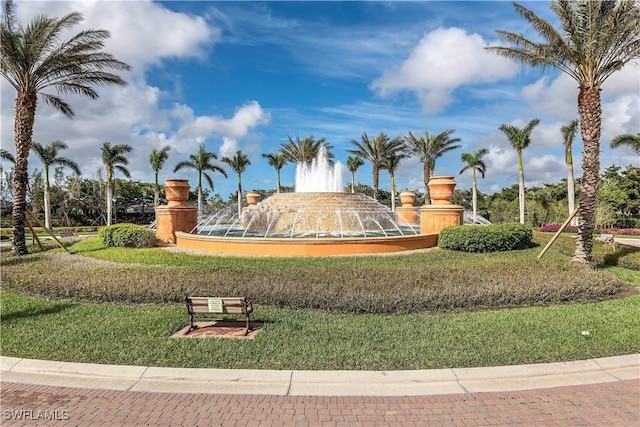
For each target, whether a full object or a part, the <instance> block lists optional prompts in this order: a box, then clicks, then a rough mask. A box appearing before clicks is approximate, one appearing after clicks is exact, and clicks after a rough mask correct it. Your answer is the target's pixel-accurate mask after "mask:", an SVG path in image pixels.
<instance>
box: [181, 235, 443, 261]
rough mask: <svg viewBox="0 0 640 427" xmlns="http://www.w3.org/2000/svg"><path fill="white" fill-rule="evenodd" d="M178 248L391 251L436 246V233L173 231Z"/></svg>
mask: <svg viewBox="0 0 640 427" xmlns="http://www.w3.org/2000/svg"><path fill="white" fill-rule="evenodd" d="M175 234H176V244H177V246H179V247H182V248H188V249H195V250H202V251H207V252H212V253H221V254H233V255H273V256H289V257H312V256H331V255H362V254H374V253H394V252H403V251H410V250H417V249H427V248H432V247H435V246H437V244H438V233H433V234H419V235H411V236H391V237H366V238H364V237H351V238H292V239H286V238H269V237H259V238H252V237H216V236H203V235H198V234H191V233H184V232H176V233H175Z"/></svg>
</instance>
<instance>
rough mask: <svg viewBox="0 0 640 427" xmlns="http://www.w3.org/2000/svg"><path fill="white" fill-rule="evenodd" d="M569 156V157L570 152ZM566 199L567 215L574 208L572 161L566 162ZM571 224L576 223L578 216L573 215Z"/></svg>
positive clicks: (574, 184) (574, 190) (574, 185)
mask: <svg viewBox="0 0 640 427" xmlns="http://www.w3.org/2000/svg"><path fill="white" fill-rule="evenodd" d="M569 158H571V154H570V153H569ZM567 199H568V201H569V215H571V214H572V213H573V210H574V209H575V208H576V206H575V205H576V181H575V178H574V176H573V161H570V162H568V163H567ZM571 225H574V226H575V225H578V218H576V217H573V219H572V220H571Z"/></svg>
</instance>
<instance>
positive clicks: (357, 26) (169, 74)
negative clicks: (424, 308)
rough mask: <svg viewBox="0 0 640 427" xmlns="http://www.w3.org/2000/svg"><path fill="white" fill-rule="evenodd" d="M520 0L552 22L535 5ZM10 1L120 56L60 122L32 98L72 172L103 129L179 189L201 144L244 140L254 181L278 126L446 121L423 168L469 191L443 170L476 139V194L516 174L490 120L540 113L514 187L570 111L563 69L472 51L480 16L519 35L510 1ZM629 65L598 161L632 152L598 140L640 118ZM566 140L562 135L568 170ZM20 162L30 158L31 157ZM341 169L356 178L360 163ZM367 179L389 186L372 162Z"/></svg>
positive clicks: (330, 134) (23, 17)
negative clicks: (102, 83)
mask: <svg viewBox="0 0 640 427" xmlns="http://www.w3.org/2000/svg"><path fill="white" fill-rule="evenodd" d="M523 4H524V5H526V6H527V7H530V8H531V9H533V10H534V11H535V12H536V13H538V14H539V15H541V16H544V17H546V18H547V19H553V15H552V13H551V11H550V8H549V5H550V3H549V2H546V1H536V2H523ZM16 10H17V14H18V18H19V19H20V21H21V22H23V23H24V22H27V20H28V19H30V18H31V17H33V16H34V15H36V14H38V13H44V14H47V15H53V16H61V15H62V14H64V13H68V12H69V11H72V10H77V11H80V12H82V13H83V14H84V16H85V18H86V20H85V22H84V23H83V24H82V26H83V27H87V28H102V29H107V30H109V31H111V33H112V37H111V39H110V40H109V42H108V44H107V47H106V50H107V51H109V52H110V53H113V54H114V55H116V56H117V57H118V58H119V59H122V60H124V61H125V62H127V63H129V64H130V65H132V67H133V70H132V72H130V73H126V74H124V75H123V77H124V78H125V79H127V80H128V81H129V83H130V84H129V86H127V87H126V88H101V89H100V94H101V98H100V100H98V101H90V100H87V99H81V98H74V97H70V98H69V100H70V102H71V105H72V106H73V108H74V110H75V112H76V118H75V119H73V120H68V119H66V118H64V117H63V116H62V115H61V114H60V113H57V112H55V111H53V110H52V109H51V108H49V107H47V106H46V105H44V103H40V104H39V107H38V112H37V118H36V126H35V132H34V140H35V141H38V142H41V143H43V144H48V143H50V142H52V141H54V140H56V139H61V140H63V141H65V142H66V143H67V144H68V145H69V147H70V149H69V150H67V151H66V152H64V154H65V155H66V156H67V157H70V158H72V159H74V160H76V161H77V162H78V163H79V164H80V165H81V167H82V171H83V175H84V176H87V177H96V176H97V174H98V173H99V172H98V171H99V168H100V167H101V161H100V146H101V145H102V143H103V142H104V141H110V142H111V143H112V144H119V143H127V144H130V145H131V146H132V147H133V148H134V152H133V153H132V154H131V156H130V159H131V163H130V165H129V170H130V171H131V173H132V179H134V180H139V181H146V182H152V180H153V173H152V171H151V169H150V166H149V161H148V157H149V153H150V152H151V150H152V149H153V148H160V147H162V146H163V145H166V144H168V145H170V146H171V147H172V149H171V152H170V154H169V160H168V162H167V164H166V166H165V168H164V169H163V170H162V171H161V174H160V176H161V180H164V179H166V178H170V177H171V178H187V179H190V181H191V183H192V186H195V185H196V183H197V182H196V176H195V173H192V172H191V171H189V170H186V169H184V170H182V171H180V172H179V173H178V174H174V173H173V168H174V166H175V164H176V163H178V162H179V161H182V160H186V159H187V158H188V156H189V154H191V153H194V152H195V151H196V149H197V146H198V144H199V143H201V142H203V143H205V144H206V146H207V148H208V149H209V150H210V151H213V152H214V153H216V154H217V155H218V157H221V156H225V155H226V156H231V155H233V153H234V152H235V151H236V150H239V149H240V150H242V151H243V152H245V153H247V154H248V155H249V157H250V160H251V162H252V164H251V165H250V166H249V167H248V169H247V171H246V172H245V173H244V174H243V184H244V188H245V189H246V190H251V189H269V188H274V186H275V171H274V170H273V168H271V167H269V166H268V164H267V163H266V161H265V159H263V158H262V156H261V154H262V153H270V152H277V151H278V150H279V148H280V145H281V144H282V143H283V142H285V141H286V140H287V136H288V135H290V136H292V137H295V136H296V135H300V136H307V135H314V136H315V137H316V138H320V137H325V138H326V139H327V141H328V142H329V143H331V144H332V145H333V146H334V153H335V157H336V160H338V161H342V162H344V161H345V160H346V158H347V156H348V155H349V154H348V152H347V151H346V150H348V149H350V148H352V144H351V140H353V139H356V140H359V139H360V136H361V135H362V133H363V132H366V133H367V134H368V135H370V136H372V135H377V134H378V133H379V132H385V133H387V134H388V135H390V136H391V137H396V136H404V135H407V134H408V132H409V131H411V132H413V133H414V134H416V133H418V134H422V133H424V132H425V131H428V132H429V133H440V132H442V131H444V130H446V129H455V130H456V132H455V134H454V136H457V137H459V138H461V145H462V148H460V149H458V150H456V151H453V152H451V153H449V154H447V155H445V156H444V157H442V158H440V159H439V160H438V161H437V163H436V174H438V175H454V176H456V180H457V182H458V188H470V185H471V183H470V181H471V176H470V173H465V174H464V175H459V174H458V173H459V170H460V168H461V166H462V164H461V162H460V154H461V153H463V152H474V151H476V150H477V149H479V148H482V147H486V148H488V149H489V155H488V156H487V157H486V160H487V166H488V167H487V173H486V177H485V179H484V180H480V182H479V189H480V191H482V192H485V193H490V192H494V191H499V190H500V189H501V188H502V187H506V186H510V185H513V184H515V183H517V169H516V168H517V162H516V153H515V151H514V150H513V149H512V148H511V146H510V145H509V144H508V142H507V141H506V139H505V137H504V135H502V133H501V132H500V131H499V130H498V127H499V126H500V124H502V123H509V124H515V125H518V126H523V125H524V124H526V123H527V122H528V121H529V120H531V119H533V118H539V119H540V120H541V125H540V126H538V127H537V128H536V129H535V130H534V132H533V134H532V144H531V146H530V147H529V148H528V149H527V150H525V153H524V157H525V166H524V167H525V180H526V185H527V186H540V185H542V184H543V183H555V182H558V181H559V180H560V179H561V178H563V177H565V176H566V168H565V165H564V155H563V151H562V141H561V137H560V127H561V126H562V125H565V124H567V123H568V122H569V121H570V120H572V119H573V118H577V107H576V97H577V88H576V84H575V82H574V81H573V80H571V79H569V78H568V77H566V76H565V75H563V74H560V73H558V72H556V71H554V70H550V71H547V72H546V73H544V74H541V73H540V72H539V71H537V70H532V69H530V68H527V67H524V66H521V65H519V64H516V63H513V62H512V61H509V60H507V59H504V58H501V57H499V56H497V55H494V54H489V53H487V52H486V51H485V50H484V49H483V47H485V46H489V45H495V44H496V43H498V42H499V41H498V39H497V38H496V35H495V30H496V29H504V30H509V31H515V32H524V33H525V34H527V35H530V36H532V34H531V33H530V32H529V29H528V28H527V27H526V26H525V25H524V22H523V20H521V19H520V18H519V16H518V15H516V14H515V12H514V11H513V8H512V6H511V3H510V2H503V1H491V2H481V1H473V2H472V1H469V2H454V1H441V2H337V1H336V2H304V1H301V2H260V3H257V2H238V1H228V2H209V1H195V2H184V1H173V2H151V1H122V2H120V1H88V0H87V1H79V2H73V1H49V2H40V1H20V0H18V1H17V2H16ZM79 28H80V27H78V28H76V31H75V32H77V30H78V29H79ZM639 76H640V70H639V66H638V64H631V65H629V66H627V67H626V68H625V69H623V70H622V71H621V72H619V73H618V74H616V75H614V77H612V78H610V79H609V80H608V81H607V82H606V83H605V86H604V91H603V94H602V99H603V110H604V117H603V137H602V167H603V168H605V167H607V166H609V165H611V164H613V163H615V164H618V165H628V164H633V165H635V166H638V165H639V163H640V159H638V157H637V156H635V155H633V153H632V152H631V151H630V150H628V149H616V150H611V149H610V148H609V147H608V144H609V141H611V139H612V138H613V137H615V136H616V135H618V134H621V133H637V132H639V131H640V77H639ZM1 89H2V106H1V107H2V110H1V113H2V130H1V132H2V146H3V148H7V149H9V150H10V151H13V147H12V144H11V141H12V140H13V129H12V123H13V107H14V105H13V100H14V98H15V92H14V91H13V89H12V88H11V87H9V86H8V85H7V84H6V83H5V82H4V81H3V82H2V86H1ZM581 145H582V142H581V139H580V137H579V136H578V137H577V139H576V141H575V143H574V157H575V159H576V163H577V168H576V173H577V175H580V174H581V169H580V157H581ZM31 165H32V168H33V167H41V165H39V163H38V161H37V159H36V158H35V157H32V158H31ZM221 165H222V164H221ZM226 169H227V172H228V175H229V178H227V179H225V178H224V177H223V176H222V175H219V174H213V178H214V183H215V190H214V192H216V193H220V194H221V196H222V197H223V198H224V199H226V198H227V197H228V195H229V194H230V193H232V192H233V191H235V188H236V179H235V176H234V173H233V172H232V171H231V170H229V168H226ZM294 172H295V167H294V166H293V165H288V166H285V168H284V169H283V173H282V183H283V184H284V185H293V180H294V178H293V177H294ZM102 174H103V175H104V172H102ZM356 179H357V181H359V182H363V183H366V184H371V168H370V165H369V164H365V166H363V167H361V168H360V169H359V171H358V173H357V175H356ZM346 181H348V177H347V176H345V182H346ZM396 182H397V185H398V187H399V188H400V189H403V188H409V189H421V188H422V184H421V183H422V168H421V165H420V164H419V162H418V161H417V159H406V160H404V161H403V162H402V163H401V165H400V168H399V170H398V171H397V173H396ZM381 187H382V188H385V189H388V187H389V178H388V174H387V173H385V172H383V173H382V174H381Z"/></svg>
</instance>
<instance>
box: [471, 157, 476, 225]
mask: <svg viewBox="0 0 640 427" xmlns="http://www.w3.org/2000/svg"><path fill="white" fill-rule="evenodd" d="M471 174H472V178H473V179H472V182H471V206H472V207H473V223H474V224H475V223H476V222H477V221H476V219H477V217H478V182H477V181H476V168H475V167H474V168H473V169H471Z"/></svg>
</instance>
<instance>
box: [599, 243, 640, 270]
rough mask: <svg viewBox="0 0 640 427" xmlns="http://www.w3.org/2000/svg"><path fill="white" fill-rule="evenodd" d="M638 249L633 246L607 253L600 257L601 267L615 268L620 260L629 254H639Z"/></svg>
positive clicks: (639, 249) (622, 247)
mask: <svg viewBox="0 0 640 427" xmlns="http://www.w3.org/2000/svg"><path fill="white" fill-rule="evenodd" d="M639 252H640V248H638V247H635V246H620V247H619V248H618V249H616V250H615V251H613V252H611V253H608V254H606V255H604V256H603V257H602V265H601V267H607V266H617V265H618V262H619V261H620V258H623V257H624V256H626V255H629V254H635V253H639Z"/></svg>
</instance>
